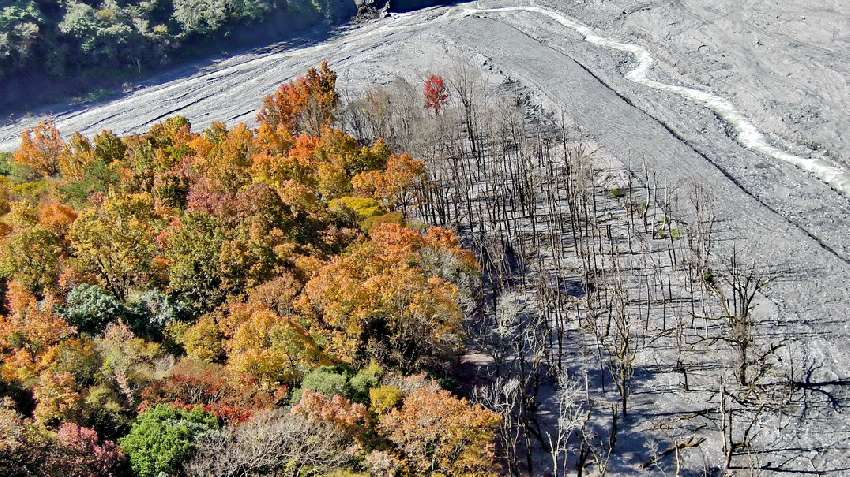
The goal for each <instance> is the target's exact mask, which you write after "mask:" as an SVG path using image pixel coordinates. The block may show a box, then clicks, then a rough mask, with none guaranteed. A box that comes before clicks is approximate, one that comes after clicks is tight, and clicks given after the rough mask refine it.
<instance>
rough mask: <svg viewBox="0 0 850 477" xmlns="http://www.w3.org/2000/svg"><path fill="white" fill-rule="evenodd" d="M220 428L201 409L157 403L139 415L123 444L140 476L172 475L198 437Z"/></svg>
mask: <svg viewBox="0 0 850 477" xmlns="http://www.w3.org/2000/svg"><path fill="white" fill-rule="evenodd" d="M218 427H219V425H218V419H217V418H216V417H215V416H213V415H212V414H208V413H206V412H204V411H202V410H200V409H195V410H192V411H186V410H183V409H176V408H174V407H172V406H169V405H158V406H156V407H154V408H152V409H150V410H148V411H145V412H143V413H141V414H139V417H137V418H136V420H135V421H134V422H133V425H132V427H131V428H130V433H129V434H127V436H126V437H124V438H122V439H121V440H120V444H121V449H122V450H123V451H124V452H125V453H126V454H127V455H128V456H130V466H131V467H132V469H133V472H135V473H136V474H138V475H139V476H140V477H157V476H159V475H160V474H166V475H173V474H176V473H177V472H178V471H179V469H180V467H181V465H182V464H183V462H184V461H185V460H186V459H187V458H188V457H189V456H190V455H191V453H192V450H193V449H194V442H195V439H197V438H198V437H199V436H201V435H203V434H204V433H206V432H209V431H211V430H214V429H218Z"/></svg>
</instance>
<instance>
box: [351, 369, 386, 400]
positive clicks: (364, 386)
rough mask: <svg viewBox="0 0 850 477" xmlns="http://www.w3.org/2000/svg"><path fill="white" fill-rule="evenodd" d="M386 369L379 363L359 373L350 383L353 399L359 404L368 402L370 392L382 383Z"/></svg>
mask: <svg viewBox="0 0 850 477" xmlns="http://www.w3.org/2000/svg"><path fill="white" fill-rule="evenodd" d="M383 374H384V369H383V368H382V367H381V365H379V364H378V363H375V362H372V363H369V365H368V366H366V367H365V368H363V369H361V370H360V371H357V374H355V375H354V376H353V377H352V378H351V379H350V380H349V381H348V387H349V388H350V389H351V397H352V399H354V400H355V401H358V402H366V401H367V400H368V399H369V391H370V389H372V388H374V387H375V386H377V385H378V384H380V383H381V376H383Z"/></svg>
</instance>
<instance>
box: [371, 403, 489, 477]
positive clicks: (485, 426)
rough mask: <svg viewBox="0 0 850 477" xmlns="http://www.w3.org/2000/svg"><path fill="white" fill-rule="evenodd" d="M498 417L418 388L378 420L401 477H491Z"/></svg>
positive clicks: (473, 406) (476, 406)
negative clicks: (419, 476)
mask: <svg viewBox="0 0 850 477" xmlns="http://www.w3.org/2000/svg"><path fill="white" fill-rule="evenodd" d="M499 420H500V416H499V415H498V414H496V413H494V412H492V411H489V410H487V409H485V408H484V407H482V406H480V405H473V404H470V403H469V402H467V401H466V400H464V399H459V398H456V397H454V396H452V395H451V393H449V392H448V391H443V390H433V389H428V388H423V389H419V390H416V391H414V392H412V393H411V394H410V395H409V396H407V397H406V398H405V400H404V404H402V406H401V408H399V409H394V410H392V411H390V412H389V413H387V414H384V415H382V416H381V418H380V423H379V424H378V428H379V430H380V431H381V432H382V434H383V435H384V436H386V437H387V438H388V439H389V440H390V441H391V442H392V443H393V444H394V447H395V450H396V452H397V454H398V456H399V458H400V459H399V461H400V462H401V463H402V468H403V470H404V472H403V473H404V474H405V475H435V474H436V475H463V476H482V477H483V476H495V475H498V472H497V471H498V467H497V466H496V464H495V447H494V444H493V442H494V438H495V434H496V430H497V427H498V425H499Z"/></svg>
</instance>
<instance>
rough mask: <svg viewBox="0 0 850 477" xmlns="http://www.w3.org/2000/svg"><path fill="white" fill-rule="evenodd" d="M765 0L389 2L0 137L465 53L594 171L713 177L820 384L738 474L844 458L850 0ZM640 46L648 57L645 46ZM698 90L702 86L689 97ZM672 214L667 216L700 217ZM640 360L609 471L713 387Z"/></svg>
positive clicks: (760, 311)
mask: <svg viewBox="0 0 850 477" xmlns="http://www.w3.org/2000/svg"><path fill="white" fill-rule="evenodd" d="M779 3H780V2H771V1H767V0H744V1H742V0H736V1H731V0H711V1H709V0H680V1H669V0H663V1H662V0H646V1H634V0H584V1H569V2H567V1H564V2H554V1H545V2H539V3H536V4H534V5H529V4H525V3H523V4H514V3H507V2H500V1H483V2H477V3H460V4H457V5H453V6H447V7H438V8H431V9H426V10H420V11H415V12H411V13H405V14H397V15H393V16H391V17H389V18H384V19H380V20H375V21H371V22H366V23H363V24H360V25H356V26H352V27H348V28H345V29H342V30H340V31H338V32H337V33H336V34H335V35H334V36H333V37H331V38H329V39H328V40H327V41H323V42H320V43H315V44H294V45H284V44H279V45H270V46H268V47H267V48H263V49H258V50H255V51H248V52H244V53H241V54H239V55H236V56H233V57H231V58H228V59H225V60H221V61H219V62H216V63H203V64H198V65H196V66H195V67H192V68H186V69H183V70H178V71H174V72H172V73H170V74H168V75H163V76H161V77H158V78H153V79H151V80H150V81H149V82H147V83H145V84H141V85H139V87H138V88H136V89H135V90H133V91H132V92H128V93H126V94H125V95H123V96H122V97H120V98H117V99H114V100H109V101H107V102H103V103H99V104H89V105H72V104H68V105H62V106H56V107H52V108H46V109H45V110H43V111H41V112H38V113H37V114H34V115H32V116H27V117H23V118H18V117H14V118H9V119H7V120H6V121H5V122H4V123H3V124H2V126H0V149H3V150H9V149H12V148H14V147H15V145H16V142H17V136H18V135H19V134H20V132H21V131H22V130H23V129H24V128H26V127H29V126H32V125H34V124H35V123H36V122H37V121H38V120H39V119H42V118H44V117H47V116H53V117H55V118H56V120H57V125H58V126H59V128H60V129H61V130H62V131H63V133H71V132H73V131H77V130H79V131H82V132H84V133H86V134H93V133H94V132H96V131H97V130H100V129H104V128H106V129H112V130H113V131H114V132H115V133H119V134H124V133H132V132H141V131H143V130H145V129H147V128H148V127H149V126H150V125H151V124H152V123H154V122H157V121H160V120H162V119H164V118H165V117H168V116H170V115H174V114H180V115H183V116H186V117H187V118H188V119H189V120H191V121H192V123H193V125H194V127H195V129H200V128H203V127H205V126H207V125H209V124H210V123H211V122H213V121H225V122H227V123H231V124H232V123H234V122H237V121H248V122H252V121H253V118H254V115H255V113H256V110H257V109H258V107H259V103H260V100H259V98H260V97H262V96H263V95H265V94H268V93H269V92H271V91H272V90H273V89H274V88H275V87H276V85H278V84H279V83H281V82H283V81H286V80H288V79H290V78H292V77H294V76H296V75H298V74H301V73H302V72H303V71H305V70H306V68H308V67H310V66H314V65H316V64H317V63H318V62H319V61H321V60H323V59H327V60H328V61H329V62H330V64H331V66H332V67H333V68H334V69H335V70H336V71H337V72H338V73H339V76H340V81H339V83H338V84H339V85H340V86H341V87H342V88H343V89H347V90H366V89H369V88H371V87H373V86H375V85H388V84H390V83H391V82H392V81H393V79H394V78H395V77H397V76H400V77H403V78H406V79H408V80H410V81H411V82H413V83H414V84H419V83H420V82H421V80H422V79H423V78H425V76H426V75H427V74H428V73H430V72H441V71H445V70H446V69H447V68H448V67H447V65H450V64H456V63H458V62H463V63H469V64H472V65H474V66H475V67H476V68H478V69H479V70H480V72H481V74H482V75H483V77H485V78H486V79H487V82H489V83H491V84H503V85H512V88H513V89H514V90H515V91H521V92H522V94H523V95H525V96H526V97H527V99H528V100H529V102H530V104H532V105H535V106H537V107H538V108H539V109H540V110H542V111H545V112H546V113H547V114H549V115H551V116H552V117H554V118H557V119H558V121H560V120H561V119H560V118H564V122H565V125H566V129H567V130H569V131H570V132H571V134H572V135H573V137H572V138H571V140H579V141H581V142H586V143H592V144H593V145H594V147H598V148H599V150H600V152H599V154H600V155H601V156H602V157H606V158H609V161H610V164H608V163H606V164H608V166H606V167H607V169H606V170H608V169H619V172H618V174H621V175H622V176H625V175H627V174H626V172H631V173H633V174H634V175H635V176H637V179H636V180H638V181H639V180H640V178H641V177H644V178H646V177H647V176H646V175H645V174H644V172H643V171H644V170H652V171H654V172H655V174H656V178H655V180H656V181H657V182H659V183H662V184H666V185H667V186H669V187H674V186H678V187H679V188H680V190H681V191H686V190H688V189H687V187H686V185H687V184H693V183H698V184H700V185H701V186H702V187H703V188H704V189H706V190H708V191H710V192H711V195H712V196H713V197H714V198H715V199H716V200H715V209H714V214H715V216H716V220H717V223H718V224H719V227H720V229H721V230H722V234H720V235H721V236H722V241H721V242H720V243H719V244H718V245H717V247H718V248H719V249H720V251H721V252H722V253H725V254H730V253H731V251H732V248H733V246H734V248H735V253H736V254H740V255H741V256H746V257H748V259H752V260H755V261H757V262H758V263H760V264H766V265H767V266H769V267H770V268H771V270H773V271H774V272H777V271H778V275H779V276H778V277H777V278H776V279H775V280H773V281H772V283H771V285H770V287H769V288H767V289H766V291H764V295H763V296H762V294H761V293H759V297H758V300H757V301H758V305H757V306H755V307H754V309H755V310H756V312H757V315H758V323H759V324H758V334H759V335H760V336H775V337H776V339H777V341H782V340H785V339H786V338H788V339H792V340H793V345H792V346H789V347H788V349H790V350H792V351H788V354H787V355H784V357H783V358H782V360H784V361H783V366H786V367H789V369H790V368H791V367H794V366H803V367H804V368H805V369H807V370H808V373H804V374H805V376H803V377H801V378H800V380H799V381H798V382H797V385H798V386H800V387H801V388H807V387H810V388H807V389H816V390H817V391H816V393H817V394H818V395H819V396H821V397H822V396H827V398H825V401H817V402H818V403H820V404H812V406H814V408H813V409H811V410H810V409H807V408H806V406H808V405H809V403H808V401H805V402H801V403H798V406H799V408H798V409H796V410H795V413H793V414H794V416H795V417H794V419H796V421H794V422H793V425H788V423H787V422H780V421H777V420H775V419H773V418H764V419H762V420H760V421H759V422H758V425H757V426H755V429H754V430H753V431H752V432H753V433H754V434H755V435H757V439H758V444H759V446H758V449H759V450H758V452H757V453H756V454H757V455H749V456H748V459H749V460H746V462H751V463H757V464H753V465H751V466H750V468H749V469H748V468H746V466H743V464H742V463H741V462H744V461H745V460H744V459H743V458H742V459H741V460H740V461H738V465H739V466H742V467H741V468H739V469H738V472H740V473H742V474H748V473H753V474H759V473H765V474H770V473H774V472H775V473H781V472H785V471H795V472H803V473H813V474H823V473H826V474H832V475H846V474H847V473H850V444H848V443H850V416H848V414H847V413H848V412H850V409H848V402H849V401H848V383H849V382H850V321H848V319H847V310H848V307H850V286H848V285H850V219H848V218H850V195H849V194H850V182H847V180H846V179H847V178H848V177H850V176H848V175H847V174H848V172H847V169H848V168H850V140H848V137H847V132H848V131H850V116H848V111H850V3H847V2H845V1H843V0H821V1H817V2H812V1H810V0H787V1H783V2H781V6H778V4H779ZM589 33H590V34H589ZM594 38H596V39H597V40H598V41H595V40H594V41H588V40H593V39H594ZM643 52H646V53H648V54H649V55H651V59H652V63H648V62H647V61H646V60H647V58H643V60H642V59H641V57H640V54H642V53H643ZM636 55H637V56H636ZM642 66H645V67H646V69H645V70H644V71H642V72H641V71H639V69H640V68H641V67H642ZM636 71H638V72H637V73H635V72H636ZM689 91H690V92H689ZM694 91H695V92H696V93H694ZM700 92H701V93H704V94H705V95H706V96H705V99H704V100H703V101H700V100H695V99H694V98H693V96H695V95H698V93H700ZM689 95H690V96H689ZM730 108H733V109H730ZM541 184H542V183H541ZM620 185H622V180H621V184H620ZM469 186H470V187H472V186H473V184H469ZM680 193H682V194H684V196H685V197H684V198H683V200H686V199H687V194H685V193H684V192H680ZM603 195H604V194H603ZM611 206H612V207H614V205H611ZM535 207H536V206H535ZM682 214H683V216H682V217H680V218H679V220H681V221H683V222H686V223H687V222H690V223H694V222H696V219H695V217H693V216H688V212H687V211H683V212H682ZM600 247H602V246H600ZM602 248H604V247H602ZM657 253H660V252H658V251H654V249H652V248H651V247H650V248H649V249H648V251H647V252H645V255H646V257H649V258H641V255H640V254H635V257H633V258H631V259H630V260H631V261H640V260H649V261H652V260H654V259H653V258H652V257H653V256H654V255H655V254H657ZM612 255H613V253H612ZM662 255H663V254H662ZM629 263H632V262H628V263H624V264H622V266H627V265H629ZM632 265H633V264H632ZM616 266H617V267H619V266H621V264H620V263H619V262H617V265H616ZM673 268H675V266H673ZM541 273H542V272H541ZM671 276H672V275H671ZM676 280H681V281H680V282H678V284H677V283H668V296H669V298H670V300H673V296H674V295H676V292H675V290H673V288H674V287H675V286H681V287H684V288H687V285H686V282H687V279H685V278H679V279H676ZM691 286H692V284H691ZM671 290H672V291H671ZM662 295H663V293H662ZM648 301H651V300H648ZM653 316H655V315H653ZM648 321H649V320H648ZM652 323H655V318H654V317H653V321H652ZM649 326H650V325H647V328H649ZM653 326H654V325H653ZM705 326H706V330H708V325H707V324H706V325H705ZM663 328H664V329H666V325H664V327H663ZM705 336H708V331H706V335H705ZM667 338H669V337H667ZM667 338H665V339H667ZM712 350H714V351H717V352H716V353H715V354H716V356H715V355H712V354H711V352H712ZM724 353H725V351H723V349H722V348H721V347H720V345H718V346H717V347H715V348H711V347H710V346H709V347H707V348H705V349H703V352H702V353H701V359H703V360H704V361H705V363H706V368H705V369H704V370H700V369H697V370H696V375H697V376H699V375H700V373H701V372H703V371H704V373H703V375H704V376H709V375H710V374H711V372H712V371H710V369H711V367H710V366H708V363H710V362H712V361H716V362H721V361H724V360H725V359H726V358H727V357H726V356H725V355H724ZM659 356H660V357H659V358H658V359H660V360H662V361H664V360H665V359H668V358H669V356H667V355H665V354H664V353H661V354H660V355H659ZM665 356H667V357H665ZM637 359H638V360H639V361H640V360H645V359H648V358H647V357H643V356H640V355H639V356H638V357H637ZM692 359H695V358H693V357H692ZM665 362H666V361H665ZM642 364H643V365H645V366H644V371H643V373H645V374H638V376H639V377H640V378H641V379H639V380H637V383H638V384H636V385H635V386H636V387H635V389H634V391H633V394H634V396H635V397H634V400H635V401H634V402H635V405H636V408H635V409H634V414H633V415H632V416H631V417H630V418H629V419H631V420H630V421H626V423H625V424H623V425H624V426H626V427H627V428H628V429H630V430H629V431H628V432H629V434H628V435H629V438H628V439H624V442H621V443H620V445H622V446H626V447H627V448H628V446H633V448H631V453H625V454H623V455H620V456H619V457H618V459H620V460H619V461H618V462H615V463H612V464H611V466H610V469H609V470H611V471H612V472H615V473H616V472H620V473H636V472H640V471H650V470H651V469H654V470H658V471H659V472H661V470H660V467H658V468H652V467H651V466H650V467H649V468H643V467H641V466H642V465H643V464H644V463H645V461H646V459H647V456H651V455H652V452H651V450H650V449H649V447H648V446H649V444H647V443H648V442H650V441H649V440H648V439H644V438H642V437H641V436H643V434H642V433H645V434H646V435H652V433H653V432H655V431H657V429H655V428H652V429H649V428H647V427H646V426H644V427H641V425H640V423H641V422H642V421H644V420H645V421H647V422H656V421H658V420H664V419H666V418H667V417H666V416H668V415H672V414H674V413H675V412H679V411H680V410H681V407H682V405H683V402H685V401H687V399H697V400H698V401H700V402H702V400H704V401H705V402H717V396H716V395H715V394H716V393H714V391H713V389H704V390H703V392H702V394H697V395H696V396H698V397H696V398H695V397H688V398H682V399H676V398H675V397H673V398H671V397H669V396H666V395H663V394H659V393H658V391H657V390H658V389H667V388H664V386H663V385H662V384H663V383H667V380H669V379H672V378H671V377H670V376H669V375H665V374H663V373H661V372H659V373H654V371H653V369H654V368H653V367H652V366H649V365H648V363H647V362H642ZM659 369H660V368H659ZM696 379H697V383H699V382H700V381H699V377H697V378H696ZM709 381H710V380H709V379H708V378H706V382H709ZM667 384H669V383H667ZM675 387H676V386H674V385H670V388H669V389H670V395H671V396H677V395H678V394H677V393H678V392H679V391H675V390H674V388H675ZM609 391H610V390H609ZM718 392H719V390H718ZM713 393H714V394H713ZM721 394H723V393H721ZM658 396H660V397H658ZM712 400H713V401H712ZM696 404H698V403H696ZM815 408H816V409H815ZM550 411H551V409H550ZM712 412H714V411H712ZM668 413H670V414H668ZM789 419H791V418H789ZM629 426H631V427H629ZM709 431H710V432H709ZM694 432H695V435H699V436H702V435H703V434H705V435H706V436H707V437H706V438H707V439H715V442H714V444H713V445H709V444H710V443H709V444H706V445H705V448H706V449H709V450H708V451H705V452H707V455H709V456H712V455H713V454H711V453H712V452H716V451H717V450H718V449H719V448H720V437H718V434H719V432H720V431H719V430H711V429H709V430H705V429H702V428H700V429H698V430H695V431H694ZM711 432H713V434H712V433H711ZM700 433H703V434H700ZM712 436H713V437H712ZM644 437H645V436H644ZM748 437H750V438H752V439H756V437H753V436H748ZM699 438H702V437H699ZM683 439H684V437H683ZM682 442H687V441H684V440H683V441H682ZM690 444H694V447H700V445H702V444H699V443H698V442H697V441H693V442H690ZM676 449H678V448H674V451H675V452H676V455H678V450H676ZM683 449H684V447H683ZM711 449H713V450H711ZM664 451H665V449H660V451H659V452H660V453H663V452H664ZM683 452H684V450H683ZM665 458H667V459H668V462H667V464H665V465H666V467H665V469H664V470H665V471H666V472H667V473H674V472H675V469H673V468H672V467H670V466H669V464H670V462H669V459H670V454H666V457H665ZM689 459H690V460H686V462H687V463H688V464H689V466H688V467H687V468H688V469H689V470H688V472H689V473H692V474H697V473H698V474H700V475H701V474H702V472H701V469H700V468H699V466H698V465H697V464H696V463H695V462H697V461H698V460H699V459H698V458H696V457H692V458H689ZM641 469H643V470H641Z"/></svg>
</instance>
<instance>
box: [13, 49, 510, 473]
mask: <svg viewBox="0 0 850 477" xmlns="http://www.w3.org/2000/svg"><path fill="white" fill-rule="evenodd" d="M437 79H438V80H439V82H440V83H439V84H436V83H433V81H432V83H433V84H431V89H433V88H435V87H436V88H437V90H436V92H434V91H432V92H431V95H430V97H431V102H430V103H428V104H427V106H429V109H428V110H426V111H425V112H424V113H423V114H432V115H434V114H436V115H439V114H440V105H441V104H443V103H444V102H445V100H446V98H445V93H444V90H445V85H443V84H442V80H441V79H439V78H437ZM335 81H336V74H335V73H334V72H333V71H331V70H330V69H329V68H328V67H327V65H325V64H323V65H322V66H321V67H320V68H318V69H311V70H310V71H309V72H308V73H307V74H306V76H304V77H302V78H299V79H297V80H295V81H293V82H290V83H287V84H285V85H283V86H281V88H280V89H279V90H278V91H277V92H275V93H274V94H273V95H271V96H269V97H267V98H266V99H265V101H264V103H263V106H262V109H261V111H260V113H259V117H258V122H259V126H258V127H257V128H256V129H251V128H249V127H247V126H246V125H243V124H240V125H236V126H234V127H232V128H228V127H226V126H225V125H223V124H218V123H217V124H213V125H212V126H210V127H209V128H207V129H206V130H204V131H193V130H192V127H191V125H190V124H189V122H188V121H186V120H185V119H183V118H180V117H173V118H170V119H168V120H166V121H164V122H162V123H159V124H156V125H154V126H153V127H151V128H150V130H149V131H148V132H146V133H144V134H138V135H130V136H126V137H118V136H116V135H115V134H113V133H112V132H110V131H103V132H101V133H99V134H97V135H96V136H94V137H93V138H91V139H89V138H86V137H84V136H82V135H79V134H75V135H73V136H71V137H70V138H69V139H67V140H64V139H63V138H62V136H60V133H59V131H58V130H57V129H56V127H55V125H54V124H53V123H51V122H44V123H42V124H40V125H39V126H38V127H36V128H34V129H32V130H28V131H26V133H25V134H24V135H23V138H22V145H21V147H20V148H19V149H18V150H17V151H16V152H15V153H14V155H10V156H9V157H6V158H5V159H6V160H5V163H4V176H3V177H2V182H1V183H0V192H2V199H0V207H2V213H3V214H4V215H3V218H2V222H0V233H2V246H0V274H2V277H3V287H4V293H5V296H6V300H5V302H4V310H3V316H2V318H0V357H2V367H0V396H2V403H0V434H2V437H0V473H2V474H3V475H63V476H91V475H138V476H144V477H148V476H150V477H153V476H158V475H234V476H235V475H293V476H295V475H336V476H343V475H360V474H361V473H363V475H366V474H367V473H371V474H374V475H425V474H433V475H438V474H439V475H492V474H494V473H496V472H497V471H498V464H497V463H496V459H495V454H494V453H495V434H496V430H497V427H498V426H499V422H500V417H499V415H498V414H497V413H495V412H492V411H489V410H487V409H485V408H484V407H483V406H482V405H480V404H473V403H472V402H471V401H469V400H468V399H466V398H463V397H461V396H460V395H459V394H458V387H457V384H456V383H455V380H454V379H453V372H454V369H455V367H456V366H457V365H458V363H459V358H460V356H461V355H462V354H463V352H464V349H465V346H466V345H465V343H466V341H465V339H466V338H465V336H466V335H465V325H464V321H465V316H468V315H469V308H470V303H471V301H472V298H471V297H470V293H471V291H470V290H473V289H475V288H476V283H478V282H479V281H480V270H479V266H478V264H477V261H476V259H475V257H474V256H473V254H472V253H471V252H469V251H467V250H464V248H463V247H462V246H461V245H460V241H459V238H458V236H457V235H456V233H455V232H453V231H450V230H449V229H445V228H440V227H429V226H427V225H425V223H424V222H423V221H421V220H419V219H417V218H416V216H417V213H416V212H415V211H416V209H415V207H414V206H413V204H414V201H415V200H416V198H415V191H416V184H418V183H420V182H421V178H422V175H423V172H424V164H423V163H422V162H420V161H418V160H416V159H414V158H413V157H411V156H410V155H409V154H406V153H404V152H403V151H398V150H394V148H393V147H391V146H390V145H389V144H388V143H387V142H385V141H383V140H381V139H376V140H373V141H364V140H361V139H355V137H353V136H352V135H350V134H347V133H345V132H343V131H342V130H341V129H337V128H335V127H334V125H335V124H337V123H339V118H338V117H337V116H338V113H339V109H340V108H339V106H340V103H341V101H340V97H339V94H338V93H337V91H336V89H335ZM426 89H427V88H426ZM418 107H419V108H420V109H422V105H421V103H420V104H419V105H418Z"/></svg>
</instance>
